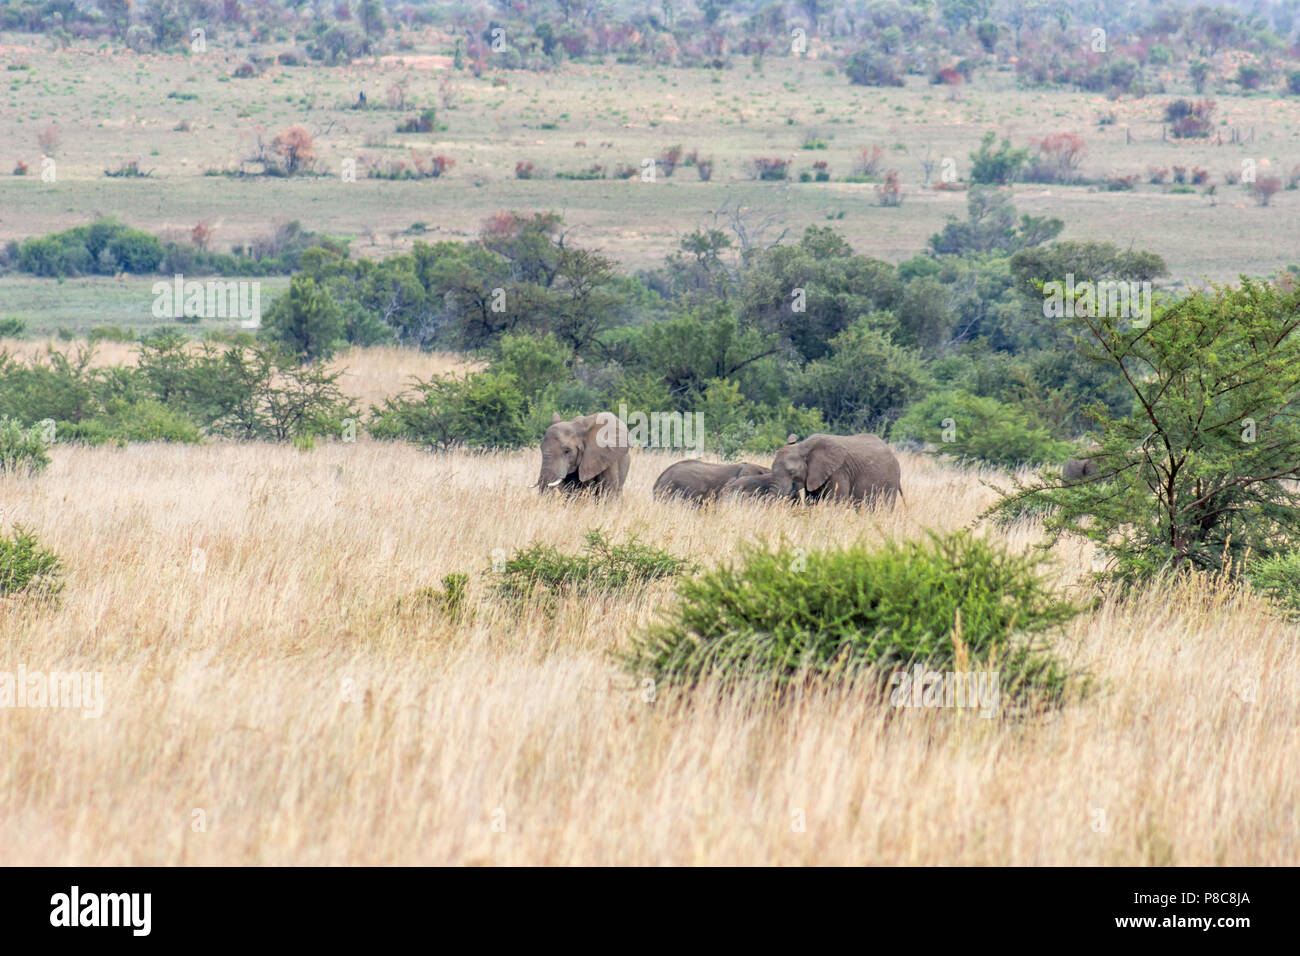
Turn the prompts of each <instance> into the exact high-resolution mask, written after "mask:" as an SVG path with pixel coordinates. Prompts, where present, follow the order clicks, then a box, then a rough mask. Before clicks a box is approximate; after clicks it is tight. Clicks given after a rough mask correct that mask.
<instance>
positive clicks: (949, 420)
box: [889, 389, 1070, 467]
mask: <svg viewBox="0 0 1300 956" xmlns="http://www.w3.org/2000/svg"><path fill="white" fill-rule="evenodd" d="M889 436H890V438H892V439H894V440H895V441H900V440H907V439H911V440H913V441H920V442H927V443H929V444H933V445H935V446H937V447H938V448H939V449H940V450H942V451H944V452H946V453H948V454H950V455H954V456H955V457H957V458H959V459H966V460H972V459H973V460H978V461H984V462H988V463H990V464H993V465H1002V466H1005V467H1015V466H1017V465H1024V464H1030V465H1037V464H1042V463H1044V462H1059V461H1063V460H1064V459H1065V458H1067V457H1068V456H1069V452H1070V446H1069V445H1068V444H1067V443H1065V442H1061V441H1057V440H1056V439H1054V438H1052V436H1051V433H1050V432H1049V431H1048V430H1047V429H1046V428H1043V427H1042V426H1040V425H1036V424H1034V421H1033V419H1031V418H1030V416H1029V414H1028V413H1027V412H1025V410H1024V409H1023V408H1020V407H1019V406H1016V405H1007V404H1004V403H1002V402H999V401H998V400H997V399H994V398H986V397H983V396H978V395H972V394H970V393H969V392H966V391H962V390H960V389H955V390H952V391H947V392H937V393H935V394H933V395H930V396H927V397H926V398H923V399H922V400H921V401H919V402H917V403H916V404H914V405H912V406H911V407H910V408H909V409H908V410H907V412H906V413H905V414H904V415H903V416H902V417H901V418H900V419H899V420H898V421H896V422H895V423H894V426H893V428H891V429H890V432H889Z"/></svg>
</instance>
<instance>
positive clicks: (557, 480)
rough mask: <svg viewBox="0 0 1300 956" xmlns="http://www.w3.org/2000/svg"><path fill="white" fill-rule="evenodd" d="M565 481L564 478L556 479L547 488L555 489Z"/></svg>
mask: <svg viewBox="0 0 1300 956" xmlns="http://www.w3.org/2000/svg"><path fill="white" fill-rule="evenodd" d="M563 480H564V479H563V478H556V479H555V480H554V481H552V482H551V483H550V484H548V485H547V486H546V487H547V488H554V487H555V486H556V485H558V484H559V483H560V482H562V481H563Z"/></svg>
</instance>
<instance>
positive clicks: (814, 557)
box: [624, 532, 1078, 699]
mask: <svg viewBox="0 0 1300 956" xmlns="http://www.w3.org/2000/svg"><path fill="white" fill-rule="evenodd" d="M1041 560H1042V559H1041V557H1035V556H1016V555H1010V554H1007V553H1005V552H1004V551H1002V550H1001V549H1000V548H997V547H994V546H993V545H991V544H989V543H988V542H986V541H984V540H982V539H980V538H976V537H974V536H973V535H971V534H970V533H969V532H957V533H953V534H948V535H945V536H940V535H935V534H931V536H930V537H929V539H927V540H923V541H909V542H904V543H901V544H900V543H898V542H894V541H890V542H888V543H886V544H884V545H883V546H881V547H878V548H874V549H872V548H868V547H866V546H863V545H856V546H853V547H850V548H846V549H843V550H834V551H821V552H813V553H811V554H807V555H805V554H803V553H802V552H797V551H794V550H792V549H790V548H782V549H780V550H777V551H768V550H764V549H761V548H757V547H751V548H749V549H747V550H746V551H745V552H743V553H742V555H741V558H740V561H739V563H738V564H737V565H732V566H724V567H720V568H717V569H715V570H713V571H710V572H708V573H706V574H703V575H701V576H699V577H695V578H690V579H687V580H684V581H683V582H682V583H681V584H680V585H679V586H678V594H677V600H676V601H674V602H673V603H672V604H671V605H670V606H669V609H668V610H667V612H666V615H665V617H664V618H662V619H661V620H660V621H658V622H656V623H654V624H652V625H651V626H650V627H649V628H647V629H646V630H645V631H643V632H642V633H641V634H639V635H637V636H636V637H635V638H634V639H633V644H632V648H631V650H630V651H629V652H628V653H627V654H626V655H625V656H624V663H625V664H626V665H627V666H628V667H629V668H631V669H632V670H634V671H637V672H642V673H649V674H651V675H653V676H654V677H655V678H656V679H657V680H661V681H668V682H680V683H685V684H688V685H689V684H693V683H695V682H697V681H699V680H701V679H704V678H717V679H720V680H721V681H722V682H723V683H724V684H731V683H734V682H735V681H738V680H742V679H751V678H760V679H766V680H772V681H774V682H775V683H776V684H778V685H784V684H786V683H787V682H789V681H790V680H791V679H793V678H795V677H796V676H797V675H801V674H809V675H823V676H834V677H840V676H843V677H854V676H863V675H864V674H868V673H874V674H876V675H877V676H879V678H880V680H881V686H882V687H883V686H884V683H885V681H886V679H887V676H888V673H889V672H890V671H894V670H896V669H899V668H908V667H911V666H912V665H914V664H918V663H919V664H923V665H925V666H926V667H928V668H931V669H936V670H942V669H947V670H967V669H969V670H996V671H998V672H999V674H1000V683H1001V690H1002V691H1003V692H1009V693H1010V695H1011V696H1012V697H1016V696H1020V695H1023V694H1027V693H1031V692H1032V693H1034V694H1037V695H1038V696H1040V698H1042V699H1046V698H1052V697H1057V696H1059V695H1060V694H1061V693H1062V692H1063V691H1064V689H1065V686H1066V677H1067V674H1066V672H1065V670H1064V669H1063V667H1062V665H1061V664H1059V663H1058V662H1057V661H1056V659H1055V658H1054V657H1053V656H1052V655H1051V654H1050V652H1049V651H1048V650H1047V649H1045V648H1044V647H1043V646H1041V642H1040V640H1039V638H1041V636H1042V635H1044V634H1046V633H1048V632H1051V631H1055V630H1058V629H1059V628H1060V627H1061V626H1062V625H1064V624H1065V623H1066V622H1067V621H1069V620H1070V619H1071V618H1072V617H1074V615H1075V614H1076V613H1078V611H1077V609H1076V608H1074V607H1073V606H1071V605H1070V604H1068V603H1067V602H1065V601H1064V600H1062V599H1061V598H1059V597H1058V596H1057V595H1055V594H1054V593H1053V592H1052V591H1051V590H1050V588H1049V587H1048V586H1047V584H1046V583H1045V582H1044V580H1043V578H1042V577H1041V575H1040V573H1039V562H1040V561H1041Z"/></svg>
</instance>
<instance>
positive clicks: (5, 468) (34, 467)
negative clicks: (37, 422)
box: [0, 415, 50, 475]
mask: <svg viewBox="0 0 1300 956" xmlns="http://www.w3.org/2000/svg"><path fill="white" fill-rule="evenodd" d="M49 463H50V456H49V455H48V454H46V452H45V442H44V441H42V440H41V436H40V435H39V434H37V431H36V428H34V427H33V428H30V429H25V428H23V426H22V424H21V423H20V422H18V421H17V420H16V419H13V418H10V417H9V416H7V415H0V475H3V474H25V475H34V474H36V473H37V472H39V471H43V470H44V469H45V466H46V465H48V464H49Z"/></svg>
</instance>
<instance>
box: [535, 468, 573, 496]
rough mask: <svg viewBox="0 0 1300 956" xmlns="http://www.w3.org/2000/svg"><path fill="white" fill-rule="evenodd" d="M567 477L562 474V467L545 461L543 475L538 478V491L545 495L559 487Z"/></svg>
mask: <svg viewBox="0 0 1300 956" xmlns="http://www.w3.org/2000/svg"><path fill="white" fill-rule="evenodd" d="M566 477H567V476H566V475H564V474H563V473H562V466H561V465H556V464H554V463H552V462H548V461H543V462H542V471H541V474H539V475H538V476H537V490H538V491H540V492H542V493H545V492H547V491H549V490H551V489H553V488H556V487H558V486H559V484H560V482H562V481H564V479H565V478H566Z"/></svg>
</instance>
